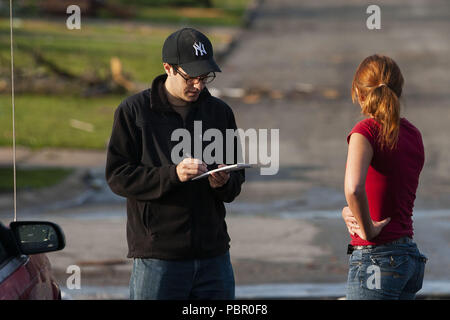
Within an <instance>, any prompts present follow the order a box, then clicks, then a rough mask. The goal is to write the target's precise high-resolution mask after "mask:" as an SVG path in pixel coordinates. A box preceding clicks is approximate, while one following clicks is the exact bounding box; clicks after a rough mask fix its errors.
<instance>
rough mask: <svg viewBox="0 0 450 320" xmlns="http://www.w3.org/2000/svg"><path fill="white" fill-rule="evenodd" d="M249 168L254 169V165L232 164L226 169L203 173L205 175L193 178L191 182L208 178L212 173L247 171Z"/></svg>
mask: <svg viewBox="0 0 450 320" xmlns="http://www.w3.org/2000/svg"><path fill="white" fill-rule="evenodd" d="M247 168H253V165H251V164H246V163H237V164H231V165H229V166H225V167H221V168H217V169H214V170H210V171H208V172H205V173H203V174H201V175H199V176H196V177H194V178H192V179H191V180H192V181H194V180H198V179H202V178H206V177H207V176H209V175H210V174H211V173H214V172H221V171H227V172H230V171H236V170H242V169H247Z"/></svg>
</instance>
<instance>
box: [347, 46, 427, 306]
mask: <svg viewBox="0 0 450 320" xmlns="http://www.w3.org/2000/svg"><path fill="white" fill-rule="evenodd" d="M402 88H403V76H402V74H401V72H400V69H399V67H398V66H397V64H396V63H395V61H394V60H392V59H391V58H389V57H386V56H382V55H372V56H369V57H367V58H366V59H364V60H363V62H361V64H360V65H359V67H358V69H357V70H356V73H355V76H354V79H353V83H352V100H353V102H354V103H356V102H358V103H359V105H360V106H361V110H362V113H363V114H364V115H365V116H366V117H367V118H366V119H364V120H362V121H360V122H359V123H357V124H356V125H355V127H354V128H353V129H352V131H351V132H350V134H349V135H348V137H347V142H348V145H349V146H348V156H347V166H346V171H345V197H346V200H347V204H348V207H345V208H344V209H343V210H342V217H343V219H344V221H345V223H346V225H347V228H348V230H349V233H350V234H351V238H352V240H351V243H350V245H349V252H348V253H351V254H352V255H351V257H350V261H349V273H348V283H347V299H414V298H415V295H416V292H417V291H419V290H420V289H421V287H422V282H423V276H424V268H425V262H426V257H425V256H424V255H422V254H421V253H420V252H419V250H418V248H417V245H416V244H415V243H414V242H413V240H412V238H413V222H412V212H413V206H414V200H415V198H416V190H417V186H418V184H419V175H420V172H421V170H422V167H423V164H424V159H425V156H424V147H423V143H422V136H421V134H420V132H419V130H418V129H417V128H416V127H415V126H414V125H412V124H411V123H410V122H409V121H408V120H406V119H405V118H401V117H400V101H399V99H400V96H401V94H402Z"/></svg>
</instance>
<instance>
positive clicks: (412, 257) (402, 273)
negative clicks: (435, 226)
mask: <svg viewBox="0 0 450 320" xmlns="http://www.w3.org/2000/svg"><path fill="white" fill-rule="evenodd" d="M426 260H427V258H426V257H425V256H424V255H423V254H421V253H420V252H419V249H418V248H417V245H416V244H415V243H414V242H412V241H411V242H410V243H403V244H389V245H379V246H376V247H374V248H370V249H369V248H368V249H359V250H355V251H353V253H352V255H351V256H350V259H349V272H348V280H347V299H348V300H413V299H415V296H416V293H417V292H418V291H419V290H420V289H421V288H422V282H423V276H424V269H425V263H426Z"/></svg>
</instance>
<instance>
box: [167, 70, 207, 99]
mask: <svg viewBox="0 0 450 320" xmlns="http://www.w3.org/2000/svg"><path fill="white" fill-rule="evenodd" d="M177 70H179V72H178V71H177ZM166 71H167V69H166ZM181 73H182V74H181ZM167 74H168V77H167V81H170V87H171V89H172V90H171V92H170V93H171V94H172V95H173V96H175V97H176V98H178V99H181V100H183V101H186V102H195V101H197V99H198V97H199V95H200V92H201V91H202V90H203V88H204V87H205V84H204V83H203V82H202V81H199V80H198V79H195V80H188V81H186V80H185V78H186V79H189V78H190V77H189V75H188V74H187V73H186V72H185V71H184V70H183V69H182V68H181V67H177V69H174V68H173V67H172V66H170V70H169V72H167ZM183 76H184V78H183Z"/></svg>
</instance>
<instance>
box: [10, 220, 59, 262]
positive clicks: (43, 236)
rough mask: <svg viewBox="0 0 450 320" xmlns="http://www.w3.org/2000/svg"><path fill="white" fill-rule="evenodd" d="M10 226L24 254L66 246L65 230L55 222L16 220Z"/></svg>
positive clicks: (54, 249)
mask: <svg viewBox="0 0 450 320" xmlns="http://www.w3.org/2000/svg"><path fill="white" fill-rule="evenodd" d="M9 228H10V229H11V231H12V232H13V234H14V237H15V238H16V242H17V245H18V246H19V249H20V251H21V252H22V253H24V254H36V253H44V252H51V251H57V250H62V249H63V248H64V247H65V246H66V241H65V237H64V232H63V231H62V229H61V228H60V227H59V226H58V225H57V224H55V223H52V222H47V221H16V222H11V223H10V225H9Z"/></svg>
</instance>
